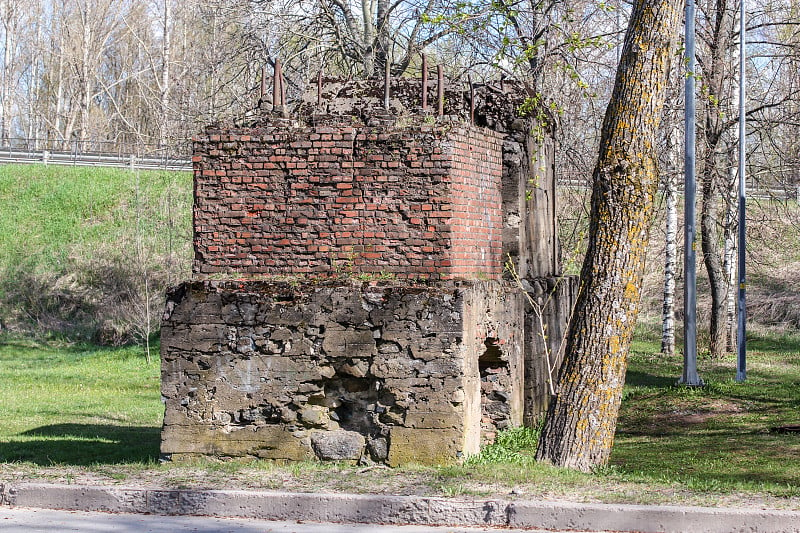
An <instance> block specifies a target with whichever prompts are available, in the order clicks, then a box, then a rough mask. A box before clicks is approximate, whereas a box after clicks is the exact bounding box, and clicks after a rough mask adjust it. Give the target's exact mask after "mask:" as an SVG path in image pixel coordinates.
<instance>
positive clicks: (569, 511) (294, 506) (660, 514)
mask: <svg viewBox="0 0 800 533" xmlns="http://www.w3.org/2000/svg"><path fill="white" fill-rule="evenodd" d="M0 504H4V505H10V506H13V507H38V508H46V509H63V510H73V511H105V512H110V513H136V514H156V515H198V516H214V517H229V518H257V519H263V520H284V521H287V520H306V521H314V522H342V523H381V524H416V525H447V526H495V527H497V526H507V527H512V528H520V529H524V528H542V529H575V530H584V531H636V532H647V533H651V532H652V533H657V532H668V533H673V532H674V533H682V532H686V531H691V532H708V533H717V532H719V533H729V532H737V533H738V532H741V533H761V532H800V512H796V511H779V510H750V509H728V508H707V507H681V506H645V505H610V504H581V503H571V502H546V501H513V502H512V501H506V500H492V499H485V500H481V499H474V500H465V499H450V498H429V497H422V496H386V495H352V494H314V493H287V492H266V491H263V492H262V491H241V490H208V491H204V490H191V489H181V490H166V489H129V488H116V487H98V486H79V485H50V484H35V483H25V484H20V485H10V484H0Z"/></svg>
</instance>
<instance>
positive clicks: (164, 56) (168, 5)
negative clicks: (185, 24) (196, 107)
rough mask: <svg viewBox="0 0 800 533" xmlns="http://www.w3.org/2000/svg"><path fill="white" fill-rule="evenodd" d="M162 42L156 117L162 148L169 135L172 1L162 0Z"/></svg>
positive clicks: (159, 141)
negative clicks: (158, 105)
mask: <svg viewBox="0 0 800 533" xmlns="http://www.w3.org/2000/svg"><path fill="white" fill-rule="evenodd" d="M162 31H163V32H164V34H163V41H162V43H161V84H160V86H159V91H160V93H161V94H160V98H159V104H160V108H161V109H160V111H161V113H160V116H159V117H158V123H159V124H158V146H159V148H164V147H166V145H167V136H168V134H169V132H168V127H169V120H168V118H167V117H168V116H169V113H170V109H169V95H170V90H171V88H172V87H171V83H170V81H171V80H170V62H171V60H172V42H171V40H170V37H171V36H170V32H171V31H172V0H164V18H163V25H162Z"/></svg>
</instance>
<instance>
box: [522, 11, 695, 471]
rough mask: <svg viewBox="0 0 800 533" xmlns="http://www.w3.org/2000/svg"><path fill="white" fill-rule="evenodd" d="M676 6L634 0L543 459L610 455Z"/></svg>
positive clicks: (567, 461) (590, 461) (569, 461)
mask: <svg viewBox="0 0 800 533" xmlns="http://www.w3.org/2000/svg"><path fill="white" fill-rule="evenodd" d="M680 19H681V9H680V5H678V4H676V3H675V2H671V1H669V0H636V1H635V2H634V6H633V11H632V13H631V19H630V22H629V25H628V31H627V33H626V36H625V45H624V47H623V51H622V56H621V60H620V64H619V67H618V69H617V76H616V81H615V84H614V92H613V95H612V97H611V102H610V103H609V105H608V108H607V110H606V115H605V119H604V121H603V129H602V132H601V140H600V154H599V156H598V161H597V165H596V167H595V170H594V175H593V192H592V206H591V219H590V227H589V243H588V248H587V253H586V258H585V259H584V263H583V268H582V271H581V289H580V293H579V296H578V301H577V304H576V307H575V311H574V314H573V317H572V320H571V322H570V329H569V334H568V337H567V347H566V352H565V359H564V363H563V365H562V367H561V370H560V372H559V378H558V389H557V391H556V395H555V397H554V399H553V401H552V402H551V404H550V408H549V410H548V412H547V417H546V419H545V425H544V428H543V430H542V436H541V439H540V441H539V448H538V450H537V458H538V459H539V460H544V461H549V462H552V463H553V464H556V465H559V466H566V467H571V468H576V469H579V470H583V471H589V470H591V469H593V468H595V467H597V466H600V465H604V464H606V463H607V462H608V458H609V455H610V452H611V446H612V443H613V440H614V430H615V428H616V420H617V413H618V411H619V403H620V399H621V396H622V386H623V384H624V381H625V369H626V364H627V355H628V350H629V347H630V342H631V337H632V334H633V330H634V326H635V324H636V318H637V314H638V309H639V299H640V288H641V283H642V275H643V271H644V260H645V253H646V247H647V241H648V233H649V227H650V218H651V216H652V212H653V200H654V197H655V192H656V189H657V186H658V170H657V164H656V154H655V145H656V141H655V136H656V132H657V129H658V125H659V122H660V118H661V111H662V108H663V104H664V99H665V94H666V77H667V73H668V72H669V64H670V61H671V59H672V57H673V56H674V55H675V52H676V49H675V36H676V31H677V27H678V23H679V22H680Z"/></svg>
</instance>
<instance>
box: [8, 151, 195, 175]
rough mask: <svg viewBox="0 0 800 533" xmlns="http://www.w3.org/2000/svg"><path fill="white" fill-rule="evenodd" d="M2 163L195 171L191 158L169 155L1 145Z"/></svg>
mask: <svg viewBox="0 0 800 533" xmlns="http://www.w3.org/2000/svg"><path fill="white" fill-rule="evenodd" d="M0 163H43V164H45V165H73V166H87V167H117V168H130V169H132V170H133V169H142V170H177V171H181V170H183V171H190V170H192V159H191V157H189V156H187V157H175V156H168V155H163V156H159V155H153V154H148V155H144V156H138V155H133V154H131V155H121V154H115V153H104V152H77V151H72V152H69V151H50V150H29V149H25V148H11V147H0Z"/></svg>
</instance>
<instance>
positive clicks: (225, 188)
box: [194, 124, 502, 279]
mask: <svg viewBox="0 0 800 533" xmlns="http://www.w3.org/2000/svg"><path fill="white" fill-rule="evenodd" d="M194 153H195V155H194V165H195V208H194V225H195V236H194V245H195V262H194V272H195V273H196V274H212V273H227V274H244V275H249V274H304V275H309V276H320V277H328V276H336V275H348V274H358V273H373V274H380V273H385V274H390V275H394V276H395V277H398V278H427V279H439V278H475V277H484V276H485V277H488V278H498V277H499V276H500V274H501V271H502V257H501V248H502V236H501V224H502V221H501V217H502V212H501V209H502V207H501V202H502V201H501V196H500V183H501V173H502V162H501V157H502V151H501V137H500V136H499V135H498V134H496V133H493V132H490V131H488V130H482V129H475V128H470V127H466V126H457V127H455V128H443V127H441V126H434V125H424V124H420V125H416V126H409V127H404V128H401V127H388V126H387V127H378V128H375V127H372V128H364V127H360V128H356V127H352V126H316V127H290V126H279V125H276V126H270V127H261V128H249V129H231V130H218V131H215V130H208V131H207V133H206V134H205V135H203V136H200V137H198V138H196V139H195V145H194Z"/></svg>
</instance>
